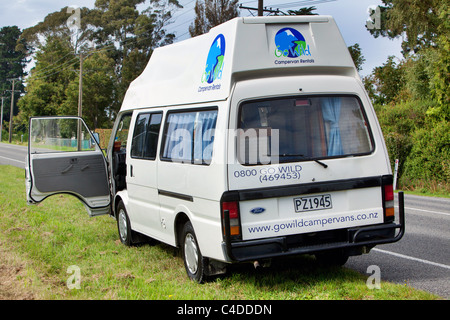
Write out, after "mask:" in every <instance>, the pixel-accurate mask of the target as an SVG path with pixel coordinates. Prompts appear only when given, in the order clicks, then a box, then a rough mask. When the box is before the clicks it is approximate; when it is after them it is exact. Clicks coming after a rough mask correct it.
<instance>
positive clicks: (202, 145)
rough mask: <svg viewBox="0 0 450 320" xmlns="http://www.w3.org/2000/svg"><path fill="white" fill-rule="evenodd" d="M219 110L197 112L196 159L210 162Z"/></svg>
mask: <svg viewBox="0 0 450 320" xmlns="http://www.w3.org/2000/svg"><path fill="white" fill-rule="evenodd" d="M216 120H217V111H204V112H199V113H198V114H197V119H196V124H195V132H194V161H195V162H200V163H203V162H207V163H208V162H210V161H211V158H212V151H213V149H212V147H213V142H214V129H215V128H216Z"/></svg>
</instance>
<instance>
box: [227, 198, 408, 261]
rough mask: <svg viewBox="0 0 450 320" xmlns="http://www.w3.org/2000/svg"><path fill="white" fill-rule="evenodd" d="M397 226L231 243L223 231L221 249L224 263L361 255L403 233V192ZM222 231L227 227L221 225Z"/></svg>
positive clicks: (397, 237) (387, 224) (382, 225)
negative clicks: (336, 252)
mask: <svg viewBox="0 0 450 320" xmlns="http://www.w3.org/2000/svg"><path fill="white" fill-rule="evenodd" d="M398 200H399V221H398V223H394V222H391V223H383V224H378V225H372V226H364V227H352V228H346V229H339V230H332V231H323V232H317V233H314V234H300V235H292V236H283V237H274V238H266V239H258V240H249V241H238V242H232V241H231V236H230V234H229V232H227V231H226V234H225V239H224V240H225V241H224V242H223V244H222V246H223V250H224V252H225V253H226V255H227V258H228V259H227V260H228V261H230V262H231V261H236V262H244V261H253V260H258V259H268V258H274V257H279V256H286V255H295V254H306V253H316V252H320V251H325V250H334V249H344V250H346V251H347V252H348V253H349V255H356V254H360V253H361V249H362V248H363V247H366V248H369V249H370V248H373V247H374V246H376V245H378V244H385V243H393V242H396V241H399V240H400V239H401V238H402V237H403V234H404V233H405V210H404V196H403V192H399V194H398ZM225 230H228V231H229V228H227V226H225Z"/></svg>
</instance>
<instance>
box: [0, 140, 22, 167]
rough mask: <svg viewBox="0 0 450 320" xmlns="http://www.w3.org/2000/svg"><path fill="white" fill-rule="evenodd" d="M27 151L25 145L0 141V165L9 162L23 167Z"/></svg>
mask: <svg viewBox="0 0 450 320" xmlns="http://www.w3.org/2000/svg"><path fill="white" fill-rule="evenodd" d="M27 152H28V148H27V147H24V146H18V145H14V144H7V143H0V165H2V164H9V165H12V166H15V167H19V168H25V159H26V156H27Z"/></svg>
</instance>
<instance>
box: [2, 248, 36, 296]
mask: <svg viewBox="0 0 450 320" xmlns="http://www.w3.org/2000/svg"><path fill="white" fill-rule="evenodd" d="M30 285H31V280H30V279H29V278H28V277H27V276H26V269H25V263H23V262H22V261H20V259H19V258H17V257H15V256H14V255H13V254H11V253H10V252H8V251H7V250H6V249H5V248H4V247H3V246H2V244H1V242H0V300H34V299H37V297H36V295H35V293H33V291H32V289H31V288H30Z"/></svg>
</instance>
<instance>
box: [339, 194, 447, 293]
mask: <svg viewBox="0 0 450 320" xmlns="http://www.w3.org/2000/svg"><path fill="white" fill-rule="evenodd" d="M396 198H397V197H396ZM396 200H397V199H396ZM396 204H397V202H396ZM405 221H406V229H405V235H404V236H403V238H402V239H401V240H400V241H399V242H396V243H393V244H385V245H379V246H377V247H375V248H374V249H372V250H371V251H370V253H369V254H365V255H362V256H356V257H351V258H350V259H349V261H348V262H347V263H346V264H345V267H347V268H350V269H354V270H357V271H359V272H361V273H362V274H366V275H367V277H369V276H371V275H372V274H373V273H374V271H373V270H370V269H369V270H368V268H369V266H371V265H375V266H378V268H379V271H380V276H381V280H383V281H389V282H394V283H400V284H405V285H408V286H411V287H413V288H416V289H421V290H424V291H428V292H431V293H434V294H436V295H438V296H441V297H442V298H444V299H450V199H443V198H431V197H423V196H414V195H405ZM375 290H376V289H375Z"/></svg>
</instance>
